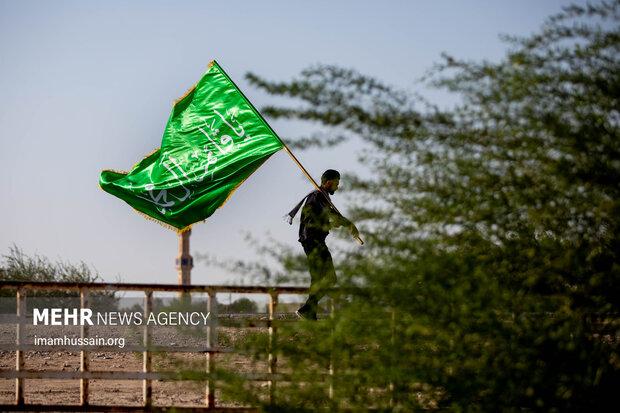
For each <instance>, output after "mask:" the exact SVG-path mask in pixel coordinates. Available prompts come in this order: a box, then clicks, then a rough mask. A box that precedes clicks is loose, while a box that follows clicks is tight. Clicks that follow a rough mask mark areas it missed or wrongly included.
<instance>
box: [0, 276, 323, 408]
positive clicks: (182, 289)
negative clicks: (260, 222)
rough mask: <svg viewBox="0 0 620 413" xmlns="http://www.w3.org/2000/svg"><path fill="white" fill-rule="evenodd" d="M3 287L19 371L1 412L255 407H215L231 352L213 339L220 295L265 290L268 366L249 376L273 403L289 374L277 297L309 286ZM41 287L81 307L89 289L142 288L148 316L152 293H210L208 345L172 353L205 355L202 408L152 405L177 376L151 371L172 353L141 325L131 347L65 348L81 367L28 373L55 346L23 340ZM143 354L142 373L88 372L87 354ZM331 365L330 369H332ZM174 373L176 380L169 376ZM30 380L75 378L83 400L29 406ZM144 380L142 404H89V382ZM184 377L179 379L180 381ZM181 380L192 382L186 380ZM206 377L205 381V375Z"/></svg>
mask: <svg viewBox="0 0 620 413" xmlns="http://www.w3.org/2000/svg"><path fill="white" fill-rule="evenodd" d="M0 289H1V290H7V289H8V290H14V291H15V297H16V316H17V319H16V322H15V328H16V341H15V345H14V347H12V348H11V349H10V350H11V351H15V356H16V357H15V358H16V364H15V370H9V371H0V378H5V379H15V402H14V404H4V405H0V411H122V412H129V411H144V410H149V411H170V410H171V409H174V411H222V412H228V411H236V412H246V411H255V410H256V409H254V408H251V407H221V406H217V401H216V400H215V388H216V381H215V380H214V376H213V372H214V371H215V359H214V355H215V354H216V353H220V352H226V351H230V350H226V349H222V348H218V345H217V343H216V342H215V340H214V337H215V334H216V332H217V330H216V329H217V323H218V317H217V304H216V303H217V299H216V295H217V294H218V293H243V294H267V295H268V297H269V303H268V314H267V319H266V320H265V323H266V325H267V327H268V331H269V347H268V369H267V371H264V372H257V373H253V374H247V375H246V376H245V378H246V379H247V380H256V381H265V382H267V383H268V387H269V400H270V402H273V401H274V397H275V390H276V382H277V381H278V380H284V379H285V377H284V376H283V375H281V374H278V373H277V357H276V355H275V353H274V352H273V349H274V348H275V344H276V339H277V326H276V325H275V323H274V320H275V315H276V309H277V306H278V297H279V295H281V294H305V293H307V289H306V288H304V287H262V286H224V285H192V286H179V285H176V284H124V283H66V282H59V283H56V282H43V283H34V282H17V281H8V282H3V283H2V284H0ZM41 291H70V292H73V293H74V294H75V293H79V298H80V307H81V308H87V307H88V302H89V292H91V291H100V292H101V291H106V292H118V291H139V292H142V293H144V315H145V316H146V317H148V315H149V314H150V313H151V311H152V308H153V293H154V292H173V293H174V292H176V293H179V294H191V293H203V294H204V293H206V294H208V302H207V303H208V305H207V309H206V310H207V311H209V312H210V313H211V314H212V315H213V316H212V317H210V318H209V322H208V325H207V327H206V330H207V331H206V333H207V334H206V343H205V345H204V347H198V348H196V347H193V348H192V347H186V348H174V350H173V351H174V352H175V353H176V352H188V353H201V354H205V358H206V371H205V375H204V376H203V377H204V378H206V386H205V396H204V406H203V407H174V406H154V405H153V391H152V381H153V380H158V379H164V378H165V379H166V380H174V376H169V375H166V374H164V373H162V372H154V371H153V370H152V363H151V358H152V355H153V353H156V352H166V351H170V348H168V347H165V346H160V347H156V346H152V345H151V328H152V327H151V326H149V325H145V326H143V340H142V345H141V346H127V347H124V348H117V347H105V350H102V349H101V348H100V347H97V346H68V347H67V346H62V350H73V351H76V352H78V351H79V353H80V368H79V371H75V372H71V371H29V370H26V369H24V353H25V352H27V351H34V350H45V349H46V348H47V349H52V350H54V349H55V348H54V347H53V346H52V347H50V346H48V347H46V346H38V345H37V346H35V345H32V344H26V343H25V340H24V327H22V326H25V325H26V299H27V296H28V293H29V292H41ZM80 337H81V338H85V337H88V325H82V326H81V327H80ZM97 350H99V351H106V352H112V351H115V352H119V351H124V352H141V353H142V371H130V372H127V371H89V360H90V358H89V352H93V351H97ZM331 370H332V369H330V371H331ZM171 377H172V378H171ZM27 379H51V380H58V379H65V380H66V379H75V380H79V382H80V403H79V404H76V405H48V404H27V403H25V400H24V387H25V380H27ZM93 379H102V380H142V405H141V406H137V405H134V406H127V405H123V406H119V405H92V404H90V403H89V394H90V393H89V380H93ZM177 380H181V379H177ZM182 380H188V379H187V378H182ZM201 380H203V379H201Z"/></svg>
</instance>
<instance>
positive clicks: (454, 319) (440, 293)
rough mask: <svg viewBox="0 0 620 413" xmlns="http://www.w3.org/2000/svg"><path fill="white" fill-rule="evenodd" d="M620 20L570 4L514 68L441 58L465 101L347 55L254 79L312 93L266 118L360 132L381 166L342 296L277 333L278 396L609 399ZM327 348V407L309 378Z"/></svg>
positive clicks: (364, 198) (471, 402) (601, 402)
mask: <svg viewBox="0 0 620 413" xmlns="http://www.w3.org/2000/svg"><path fill="white" fill-rule="evenodd" d="M619 20H620V2H619V1H613V2H610V3H599V4H596V5H588V6H584V7H580V6H571V7H568V8H565V9H564V10H563V11H562V12H561V13H559V14H557V15H555V16H552V17H551V18H549V19H548V20H547V21H546V23H545V24H544V25H543V26H542V28H541V30H540V31H539V32H538V33H536V34H534V35H532V36H529V37H525V38H520V37H508V36H507V37H506V38H505V39H506V41H507V42H508V45H509V50H508V52H507V53H506V55H505V57H504V58H503V59H502V60H501V61H499V62H488V61H483V62H470V61H463V60H459V59H456V58H454V57H451V56H447V55H445V56H443V59H442V61H441V63H439V64H438V65H436V66H435V67H434V68H433V69H432V70H431V71H430V72H429V75H428V77H427V78H426V80H427V81H428V82H429V83H430V84H431V85H434V86H436V87H439V88H444V89H447V90H448V91H450V92H453V93H454V94H456V95H457V96H458V97H459V103H458V104H456V105H455V106H454V107H452V108H440V107H438V106H436V105H432V104H430V103H428V102H426V101H424V100H423V99H421V98H420V97H419V96H412V95H410V94H407V93H405V92H402V91H399V90H396V89H394V88H392V87H390V86H387V85H385V84H383V83H381V82H380V81H378V80H375V79H373V78H370V77H368V76H364V75H362V74H359V73H357V72H356V71H353V70H349V69H343V68H339V67H335V66H325V65H320V66H315V67H312V68H309V69H307V70H304V71H303V72H301V74H300V76H299V77H298V78H296V79H294V80H292V81H288V82H272V81H268V80H265V79H263V78H261V77H259V76H257V75H255V74H248V76H247V78H248V80H249V81H250V82H251V83H252V84H254V85H255V86H256V87H258V88H260V89H262V90H264V91H266V92H268V93H270V94H273V95H276V96H284V97H289V98H292V99H294V100H296V101H297V102H299V104H296V105H288V106H287V105H285V106H270V107H266V108H264V109H263V113H265V114H267V115H268V116H269V117H271V118H287V119H298V120H306V121H312V122H318V123H319V124H321V125H323V126H325V127H327V128H331V130H332V131H333V135H338V136H344V137H347V136H354V137H355V138H357V139H361V140H362V141H363V142H365V143H366V144H367V146H368V147H369V148H370V150H368V151H365V152H364V153H362V154H361V160H362V161H363V162H364V163H365V164H367V165H371V167H372V172H373V174H372V177H371V178H362V177H360V176H357V175H354V174H350V175H349V176H347V177H346V179H348V181H349V182H352V183H353V184H352V185H351V186H352V191H353V194H354V195H355V199H356V202H355V205H354V207H353V208H352V209H351V211H350V213H351V215H352V216H353V217H354V220H356V221H357V222H360V223H362V224H363V225H362V227H363V231H362V232H363V234H364V236H365V238H366V241H367V243H366V245H365V246H364V248H363V250H359V249H358V250H350V251H344V252H343V253H344V254H345V259H344V260H341V264H340V268H338V270H339V278H340V287H341V289H342V291H345V292H346V294H345V296H346V299H343V300H342V302H341V303H340V307H339V309H338V310H337V311H336V313H335V314H334V316H333V318H331V319H329V320H325V321H322V322H319V323H317V324H311V323H308V322H301V323H299V324H298V325H296V326H292V327H286V326H283V327H282V332H281V337H282V340H281V341H282V344H281V345H280V347H279V349H278V351H279V352H280V360H283V362H284V363H285V364H287V365H288V366H290V367H292V368H293V370H292V371H293V373H292V378H293V380H294V381H295V383H297V384H295V383H294V384H292V385H290V386H283V388H282V389H281V390H279V393H278V406H279V408H281V409H285V410H286V409H289V410H292V411H293V410H301V409H304V408H317V407H320V406H323V407H325V408H329V409H337V408H341V407H343V408H349V409H353V410H364V409H366V408H367V407H369V406H375V407H378V408H386V409H394V410H400V411H408V410H412V409H419V408H422V407H431V408H432V407H438V408H453V409H456V410H463V409H465V410H484V411H490V410H500V409H501V410H506V409H515V410H516V409H521V408H526V409H540V410H547V411H554V410H556V411H557V410H566V409H587V408H593V407H597V406H598V407H603V406H605V405H609V403H611V402H612V401H614V399H615V398H613V396H614V391H615V387H616V384H617V383H618V382H620V374H619V369H620V358H619V357H618V334H619V333H618V329H619V326H620V323H619V317H618V308H619V305H620V299H619V298H620V294H619V293H620V290H619V288H620V283H619V279H620V264H619V259H618V258H619V257H618V254H619V253H620V241H619V239H618V236H619V234H620V228H619V219H620V201H619V192H620V185H619V182H620V134H619V132H620V131H619V126H620V125H619V123H620V112H619V108H620V105H619V96H620V77H619V76H618V73H620V64H619V63H620V62H619V58H620V53H619V47H620V41H619V40H620V29H619V25H618V22H619ZM338 140H341V139H336V140H335V141H338ZM300 142H301V144H302V145H308V144H312V143H316V142H318V143H320V144H321V143H322V144H327V145H329V144H331V143H334V140H333V139H332V141H330V142H326V141H325V138H321V137H319V138H315V140H312V139H302V140H301V141H300ZM281 258H282V259H283V262H284V263H285V270H287V269H296V270H298V271H299V270H300V269H301V268H303V266H301V267H300V266H299V264H298V263H297V264H294V263H295V262H296V261H295V260H293V259H291V256H290V254H281ZM250 267H251V266H250ZM250 267H248V266H245V268H250ZM300 273H301V272H297V274H300ZM300 337H303V339H300ZM263 345H264V343H262V344H261V345H260V346H259V347H257V348H261V349H262V348H264V347H262V346H263ZM330 354H331V359H332V361H333V362H334V368H335V371H336V376H335V379H334V380H335V381H334V397H333V399H332V401H330V399H329V398H328V397H327V394H328V393H327V385H326V383H321V382H320V381H317V380H315V379H313V377H315V378H316V377H317V374H323V373H325V371H326V370H325V369H326V366H327V365H328V363H329V360H330ZM299 381H305V383H304V384H299V383H298V382H299ZM257 400H258V399H257Z"/></svg>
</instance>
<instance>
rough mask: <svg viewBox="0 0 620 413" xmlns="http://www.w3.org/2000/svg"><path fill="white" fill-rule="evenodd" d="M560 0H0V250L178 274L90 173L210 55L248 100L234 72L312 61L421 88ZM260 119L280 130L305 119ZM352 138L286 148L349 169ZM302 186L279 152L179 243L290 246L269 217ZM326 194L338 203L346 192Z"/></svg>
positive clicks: (150, 128)
mask: <svg viewBox="0 0 620 413" xmlns="http://www.w3.org/2000/svg"><path fill="white" fill-rule="evenodd" d="M570 3H571V2H570V1H563V0H548V1H540V0H520V1H514V0H487V1H482V0H477V1H473V0H472V1H457V0H453V1H447V0H424V1H422V0H420V1H333V0H332V1H311V2H302V1H290V0H289V1H260V2H258V1H238V2H224V1H200V2H199V1H132V2H127V1H112V0H108V1H105V2H103V1H71V2H70V1H24V0H14V1H6V0H0V91H1V96H2V99H1V100H0V162H1V164H2V174H1V176H0V194H1V200H0V253H1V254H6V253H7V252H8V249H9V247H10V246H11V245H12V244H16V245H18V246H19V247H21V248H22V249H23V250H24V251H25V252H26V253H29V254H32V253H39V254H42V255H46V256H48V257H50V258H51V259H58V258H62V259H65V260H69V261H80V260H84V261H85V262H86V263H88V264H91V265H93V266H94V267H95V268H97V270H99V272H100V273H101V275H102V276H103V278H104V279H105V280H106V281H114V280H115V278H116V276H117V275H120V276H121V278H122V280H123V281H125V282H159V283H176V281H177V272H176V269H175V266H174V259H175V257H176V255H177V242H178V241H177V234H176V233H175V232H173V231H170V230H168V229H166V228H163V227H161V226H159V225H157V224H156V223H153V222H151V221H147V220H146V219H144V218H143V217H142V216H140V215H139V214H137V213H136V212H134V211H133V210H132V209H131V208H130V207H129V206H128V205H127V204H126V203H124V202H123V201H121V200H119V199H117V198H115V197H113V196H111V195H109V194H107V193H105V192H103V191H102V190H101V189H99V186H98V177H99V173H100V172H101V170H102V169H108V168H109V169H117V170H129V169H130V168H131V167H132V166H133V165H134V164H135V163H136V162H138V161H139V160H141V159H142V158H143V157H144V156H145V155H147V154H148V153H150V152H151V151H152V150H153V149H154V148H157V147H159V145H160V142H161V136H162V133H163V129H164V126H165V123H166V120H167V119H168V116H169V113H170V110H171V107H172V102H173V101H174V100H175V99H176V98H178V97H179V96H181V95H182V94H183V93H184V92H185V91H186V90H187V89H188V88H189V87H190V86H191V85H193V84H194V83H195V82H196V81H197V80H198V79H199V78H200V77H201V75H202V74H203V73H204V71H205V70H206V68H207V64H208V63H209V61H210V60H212V59H217V60H218V62H219V63H220V64H221V65H222V67H223V68H224V69H225V70H226V71H227V73H228V74H229V75H230V76H231V78H232V79H233V80H234V81H235V82H236V83H237V84H238V85H239V87H240V88H241V89H242V90H243V92H244V93H245V94H246V96H247V97H248V98H249V99H250V100H251V101H252V102H253V103H254V105H255V106H257V107H258V108H260V107H261V106H262V105H264V104H267V103H269V102H273V101H274V100H273V98H270V97H269V96H267V95H265V94H263V93H261V92H260V91H258V90H256V89H254V88H252V87H251V86H250V85H249V84H248V83H247V82H246V81H245V79H244V74H245V73H246V72H248V71H253V72H255V73H257V74H259V75H261V76H264V77H266V78H268V79H271V80H286V79H289V78H291V77H293V76H295V75H296V74H298V73H299V71H300V70H301V69H303V68H305V67H307V66H309V65H312V64H316V63H325V64H338V65H341V66H344V67H349V68H354V69H356V70H358V71H360V72H362V73H365V74H369V75H372V76H375V77H377V78H378V79H380V80H383V81H385V82H387V83H389V84H392V85H395V86H398V87H402V88H406V89H409V90H419V88H420V86H418V85H417V84H416V83H415V80H416V79H417V78H419V77H420V76H421V75H422V74H423V73H424V72H425V71H426V70H427V69H428V68H430V67H431V65H432V64H433V63H435V62H437V61H438V60H439V55H440V53H441V52H448V53H450V54H452V55H455V56H456V57H460V58H467V59H482V58H486V59H491V60H494V59H498V58H500V57H501V56H502V54H503V52H504V51H505V50H506V47H507V46H506V45H505V44H503V43H502V42H501V41H500V40H499V37H498V35H499V34H500V33H508V34H523V35H524V34H529V33H531V32H533V31H535V30H536V29H537V28H538V27H539V26H540V24H541V23H542V22H543V21H544V19H545V17H546V16H548V15H550V14H553V13H556V12H558V11H559V10H560V7H561V6H565V5H568V4H570ZM577 3H584V2H582V1H577ZM430 96H431V97H432V98H433V99H434V100H435V102H437V103H447V102H448V101H447V100H446V97H445V95H443V94H431V95H430ZM270 123H271V125H272V126H273V127H274V129H275V130H276V131H277V132H278V133H279V135H280V136H281V137H282V138H283V139H284V140H286V139H287V137H288V136H298V135H302V134H304V133H306V132H309V131H311V130H312V129H308V128H307V127H306V128H304V129H302V127H300V126H299V125H296V124H291V123H285V122H273V121H272V122H270ZM358 149H359V147H358V144H357V143H355V142H351V143H349V144H346V145H344V146H342V147H340V148H339V149H337V150H334V151H332V152H330V153H325V152H320V151H317V150H311V151H304V152H299V153H298V156H299V157H300V158H301V160H302V162H303V163H304V164H305V166H306V167H307V168H308V169H309V170H310V171H311V173H312V174H314V176H315V177H316V178H317V179H318V177H319V176H320V174H321V173H322V171H323V170H325V169H327V168H334V169H338V170H340V171H341V172H346V171H360V170H363V166H361V165H359V164H357V162H356V157H355V152H356V150H358ZM341 186H343V187H346V182H342V185H341ZM310 190H311V187H310V184H309V183H308V182H307V181H306V179H305V178H304V177H303V175H302V174H301V172H300V171H299V170H298V169H297V167H296V166H295V164H294V163H293V162H292V161H291V160H290V158H289V157H288V156H287V155H286V154H285V153H284V152H283V151H280V152H279V153H277V154H275V155H274V156H272V157H271V158H270V159H269V160H268V161H267V162H266V163H265V164H264V165H263V166H262V167H261V168H260V169H259V170H258V171H257V172H256V173H255V174H254V175H252V177H250V179H248V180H247V181H246V182H245V183H244V185H242V186H241V187H240V188H239V189H238V190H237V191H236V193H235V194H234V195H233V197H232V198H231V199H230V201H229V202H228V203H227V204H226V205H225V206H224V207H223V208H222V209H219V210H218V211H217V212H216V213H215V214H214V215H212V216H211V217H210V218H209V219H208V220H207V221H206V223H199V224H196V225H195V226H194V229H193V233H192V238H191V251H192V253H197V252H200V253H207V252H208V253H210V254H212V255H215V256H217V257H219V258H220V259H246V258H253V257H255V255H254V254H253V253H252V252H251V249H250V248H249V246H248V245H247V244H246V243H245V242H244V233H245V232H249V233H250V234H251V235H252V236H254V237H256V238H258V239H259V240H260V239H265V237H266V234H270V235H271V237H272V238H274V239H276V240H279V241H281V242H284V243H286V244H288V245H291V246H294V247H298V243H297V236H296V235H297V225H296V224H297V222H295V225H294V227H290V226H289V225H287V224H285V223H284V222H283V220H282V216H283V215H284V214H285V213H286V212H288V211H289V210H290V209H291V208H292V206H294V205H295V204H296V203H297V202H298V201H299V199H300V198H301V197H303V195H305V194H306V193H307V192H308V191H310ZM333 200H334V202H335V203H336V205H338V206H339V208H340V209H341V210H342V211H346V209H347V202H346V195H344V194H340V193H338V194H336V195H335V196H334V197H333ZM328 243H329V242H328ZM299 249H300V251H301V247H299ZM337 264H338V263H336V266H337ZM237 280H238V279H237V278H236V277H235V275H234V274H229V273H226V272H225V271H222V270H221V269H218V268H211V267H207V266H205V265H203V264H200V263H197V265H196V266H195V267H194V270H193V272H192V282H193V283H195V284H225V283H229V282H233V281H237Z"/></svg>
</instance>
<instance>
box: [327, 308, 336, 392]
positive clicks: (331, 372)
mask: <svg viewBox="0 0 620 413" xmlns="http://www.w3.org/2000/svg"><path fill="white" fill-rule="evenodd" d="M334 311H335V305H334V298H333V297H330V299H329V318H330V322H331V323H332V336H331V337H330V338H331V344H330V350H329V389H328V396H329V400H334V327H333V322H334Z"/></svg>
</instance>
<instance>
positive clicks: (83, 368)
mask: <svg viewBox="0 0 620 413" xmlns="http://www.w3.org/2000/svg"><path fill="white" fill-rule="evenodd" d="M80 308H82V309H83V308H88V288H80ZM80 337H81V338H82V339H84V338H86V337H88V324H87V323H84V324H82V326H81V327H80ZM89 358H90V356H89V355H88V351H86V350H82V351H80V372H82V373H84V372H87V371H88V368H89ZM80 405H81V406H87V405H88V379H84V378H82V379H80Z"/></svg>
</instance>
